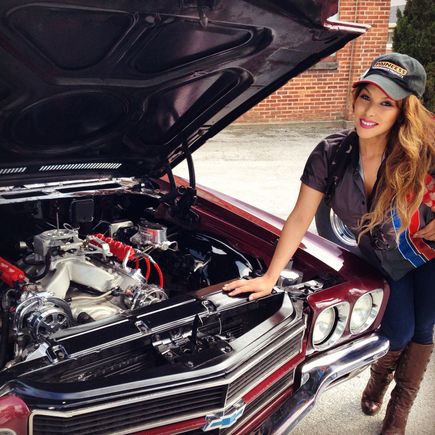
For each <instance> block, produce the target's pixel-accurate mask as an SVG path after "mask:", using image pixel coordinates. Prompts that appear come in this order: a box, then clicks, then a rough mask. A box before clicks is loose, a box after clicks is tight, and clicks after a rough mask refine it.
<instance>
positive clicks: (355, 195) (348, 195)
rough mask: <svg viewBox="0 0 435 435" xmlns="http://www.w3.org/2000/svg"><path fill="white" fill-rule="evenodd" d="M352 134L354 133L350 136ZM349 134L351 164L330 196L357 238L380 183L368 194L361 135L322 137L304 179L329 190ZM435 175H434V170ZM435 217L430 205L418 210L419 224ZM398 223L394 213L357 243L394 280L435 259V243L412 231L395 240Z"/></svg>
mask: <svg viewBox="0 0 435 435" xmlns="http://www.w3.org/2000/svg"><path fill="white" fill-rule="evenodd" d="M351 134H352V136H349V135H351ZM348 136H349V137H350V138H351V139H352V140H351V142H350V146H351V151H350V152H351V157H350V163H349V165H347V167H346V168H345V171H344V173H343V175H342V177H341V179H340V180H338V183H337V185H336V187H335V190H334V193H333V195H332V197H331V207H332V209H333V210H334V212H335V213H336V214H337V216H339V217H340V219H341V220H342V221H343V222H344V223H345V224H346V226H347V227H348V228H349V229H350V230H351V231H352V232H353V233H354V235H355V237H358V234H359V232H360V227H359V223H360V219H361V217H362V216H363V215H364V214H365V213H367V211H368V210H370V208H371V207H373V204H372V200H373V197H374V195H375V191H376V185H377V183H376V184H375V187H374V188H373V192H372V194H371V195H370V196H369V197H367V195H366V193H365V189H364V182H363V179H362V177H361V172H360V169H359V146H358V137H357V135H356V134H355V133H352V130H345V131H341V132H338V133H335V134H332V135H331V136H328V137H327V138H325V139H324V140H322V141H321V142H320V143H319V144H318V145H317V146H316V148H315V149H314V150H313V152H312V153H311V155H310V156H309V158H308V160H307V163H306V165H305V169H304V172H303V174H302V177H301V181H302V182H303V183H304V184H306V185H307V186H310V187H312V188H313V189H316V190H318V191H320V192H322V193H326V191H327V188H328V180H329V173H330V171H331V161H332V159H333V156H334V153H335V150H336V148H337V147H338V146H339V145H340V144H341V143H342V141H343V140H344V139H346V138H347V137H348ZM383 169H384V164H381V167H380V169H379V171H378V179H379V177H380V175H381V174H382V171H383ZM433 175H434V176H435V171H434V174H433ZM434 217H435V213H434V212H433V211H432V210H431V208H430V207H428V206H427V205H425V204H422V205H421V206H420V207H419V210H418V227H419V228H423V227H424V226H425V225H426V224H427V223H429V222H430V221H431V220H432V219H434ZM398 226H400V222H398V217H397V216H395V215H393V216H392V219H391V220H390V221H388V222H385V223H384V224H383V225H381V226H380V227H379V228H377V229H376V230H375V231H372V233H371V234H370V235H368V234H367V233H366V234H365V235H363V236H362V237H361V240H360V243H359V245H358V246H359V248H360V250H361V251H362V253H363V254H365V256H366V258H367V260H368V261H370V262H371V263H372V264H374V265H375V266H377V267H378V268H379V269H380V270H381V271H382V272H384V273H385V274H387V275H388V276H390V277H391V278H392V279H393V280H398V279H400V278H401V277H403V276H404V275H405V274H406V273H407V272H409V271H410V270H412V269H414V268H415V267H418V266H420V265H421V264H424V263H425V262H427V261H430V260H432V259H434V258H435V243H434V242H431V241H428V240H423V239H413V238H412V237H410V234H409V230H407V231H405V232H404V233H403V234H401V235H400V237H399V240H398V241H396V230H397V227H398ZM395 227H396V229H395ZM434 267H435V261H434Z"/></svg>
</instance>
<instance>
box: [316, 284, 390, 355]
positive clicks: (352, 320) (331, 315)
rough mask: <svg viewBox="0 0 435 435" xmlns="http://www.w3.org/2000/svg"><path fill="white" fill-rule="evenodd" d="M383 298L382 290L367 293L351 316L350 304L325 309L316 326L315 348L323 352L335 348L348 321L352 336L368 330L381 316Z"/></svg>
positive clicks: (354, 307) (359, 300)
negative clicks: (379, 315)
mask: <svg viewBox="0 0 435 435" xmlns="http://www.w3.org/2000/svg"><path fill="white" fill-rule="evenodd" d="M382 298H383V290H382V289H377V290H374V291H372V292H369V293H365V294H364V295H362V296H361V297H359V298H358V299H357V301H356V302H355V304H354V305H353V309H352V313H351V314H350V316H349V313H350V304H349V303H348V302H340V303H338V304H335V305H333V306H331V307H328V308H326V309H324V310H323V311H322V312H321V313H320V314H319V315H318V316H317V319H316V322H315V324H314V328H313V347H314V348H315V349H316V350H322V349H326V348H328V347H331V346H333V345H334V344H335V343H336V342H337V341H338V340H339V339H340V337H341V336H342V335H343V333H344V331H345V329H346V325H347V323H348V321H349V331H350V333H351V334H359V333H361V332H363V331H365V330H366V329H368V328H369V327H370V326H371V325H372V324H373V322H374V321H375V319H376V317H377V315H378V314H379V310H380V308H381V303H382Z"/></svg>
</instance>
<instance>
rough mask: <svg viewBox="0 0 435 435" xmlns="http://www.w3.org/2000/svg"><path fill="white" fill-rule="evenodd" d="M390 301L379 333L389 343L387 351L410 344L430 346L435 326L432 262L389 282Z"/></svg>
mask: <svg viewBox="0 0 435 435" xmlns="http://www.w3.org/2000/svg"><path fill="white" fill-rule="evenodd" d="M388 282H389V284H390V288H391V294H390V299H389V300H388V305H387V309H386V311H385V314H384V318H383V319H382V323H381V328H380V333H381V334H382V335H384V336H386V337H387V338H388V339H389V340H390V350H392V351H396V350H401V349H403V348H404V347H405V346H406V345H407V344H408V343H409V342H410V341H414V342H415V343H418V344H432V342H433V329H434V324H435V260H432V261H430V262H428V263H426V264H424V265H423V266H420V267H419V268H417V269H414V270H412V271H411V272H409V273H407V274H406V275H405V276H404V277H403V278H401V279H399V280H398V281H392V280H388Z"/></svg>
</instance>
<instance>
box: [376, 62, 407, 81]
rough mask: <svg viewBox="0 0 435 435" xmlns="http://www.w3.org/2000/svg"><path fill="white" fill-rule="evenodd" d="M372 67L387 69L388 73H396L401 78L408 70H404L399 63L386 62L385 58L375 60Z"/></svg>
mask: <svg viewBox="0 0 435 435" xmlns="http://www.w3.org/2000/svg"><path fill="white" fill-rule="evenodd" d="M371 69H372V70H373V69H381V70H384V71H388V72H390V73H393V74H395V75H397V76H398V77H400V78H402V79H403V77H405V76H406V75H407V74H408V70H406V69H405V68H402V67H401V66H399V65H396V64H395V63H392V62H387V61H385V60H383V61H382V60H381V61H378V62H376V63H375V64H374V65H373V66H372V68H371Z"/></svg>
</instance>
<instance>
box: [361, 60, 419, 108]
mask: <svg viewBox="0 0 435 435" xmlns="http://www.w3.org/2000/svg"><path fill="white" fill-rule="evenodd" d="M362 83H371V84H374V85H376V86H378V87H379V88H381V89H382V91H384V93H385V94H387V95H388V96H389V97H390V98H392V99H393V100H402V99H403V98H405V97H407V96H408V95H411V94H413V95H416V96H417V97H422V95H423V93H424V89H425V87H426V71H425V70H424V68H423V65H422V64H421V63H420V62H419V61H418V60H417V59H414V58H413V57H411V56H408V55H407V54H401V53H389V54H384V55H383V56H379V57H377V58H376V59H375V60H374V61H373V62H372V64H371V66H370V68H369V69H368V70H367V71H366V72H365V73H364V74H363V75H362V76H361V78H360V79H359V80H358V81H357V82H355V83H354V84H353V87H355V86H358V85H359V84H362Z"/></svg>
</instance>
